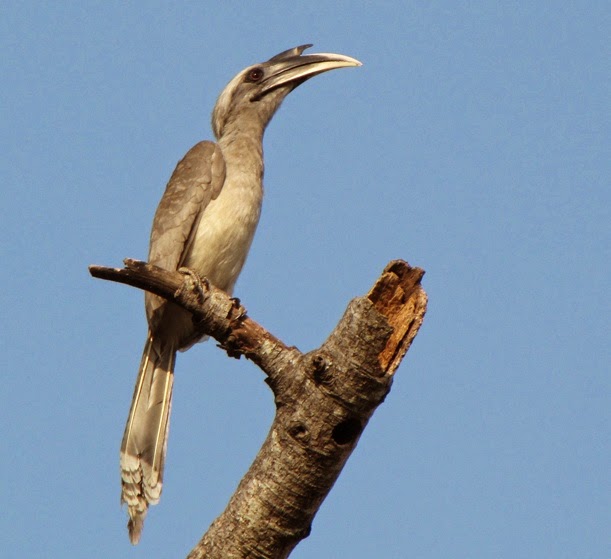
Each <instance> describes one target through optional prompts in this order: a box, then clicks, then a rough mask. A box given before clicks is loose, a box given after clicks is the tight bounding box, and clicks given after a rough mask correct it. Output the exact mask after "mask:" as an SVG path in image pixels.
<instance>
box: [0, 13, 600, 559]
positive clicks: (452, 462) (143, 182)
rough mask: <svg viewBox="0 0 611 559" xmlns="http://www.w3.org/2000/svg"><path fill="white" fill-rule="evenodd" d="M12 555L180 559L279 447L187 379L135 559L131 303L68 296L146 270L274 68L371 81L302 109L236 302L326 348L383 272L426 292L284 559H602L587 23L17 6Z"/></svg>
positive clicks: (5, 447)
mask: <svg viewBox="0 0 611 559" xmlns="http://www.w3.org/2000/svg"><path fill="white" fill-rule="evenodd" d="M0 15H1V17H0V46H1V49H2V52H3V56H2V57H1V59H0V69H1V72H2V82H3V87H2V88H1V89H0V106H2V121H1V122H2V128H3V131H2V135H1V136H0V153H1V156H0V165H1V177H2V191H3V195H2V197H1V199H0V204H1V211H2V216H3V218H2V220H1V222H0V228H1V232H2V239H3V240H2V259H3V264H4V265H3V267H2V270H1V271H0V277H1V281H2V289H1V297H2V301H1V304H2V308H3V309H4V316H5V320H4V321H3V325H2V346H3V351H2V358H1V363H2V368H3V370H4V375H5V376H4V381H3V383H2V385H3V389H2V391H0V398H1V401H0V418H1V419H2V423H1V425H2V437H1V438H0V451H1V455H2V457H3V458H2V460H1V461H0V474H1V477H2V480H3V482H2V487H1V497H2V509H3V513H2V515H1V519H0V538H1V540H2V548H3V555H4V556H6V557H29V558H38V557H40V558H42V557H44V558H48V557H62V558H66V557H83V556H93V557H115V558H123V557H125V558H128V557H129V558H132V557H133V558H137V557H181V556H185V555H186V554H187V552H188V551H189V550H190V549H191V548H192V546H193V545H194V544H195V543H196V541H197V540H198V539H199V537H200V536H201V534H202V533H203V531H204V530H205V529H206V528H207V526H208V525H209V524H210V523H211V522H212V520H213V519H214V518H215V517H216V516H217V515H218V514H219V513H220V512H221V511H222V509H223V508H224V505H225V503H226V501H227V500H228V498H229V496H230V495H231V493H232V492H233V490H234V488H235V486H236V485H237V483H238V481H239V479H240V478H241V476H242V475H243V474H244V472H245V471H246V469H247V468H248V466H249V464H250V462H251V461H252V459H253V457H254V456H255V454H256V452H257V449H258V447H259V445H260V444H261V442H262V441H263V439H264V437H265V435H266V433H267V430H268V428H269V425H270V422H271V419H272V415H273V403H272V398H271V394H270V392H269V390H268V389H267V387H266V385H265V384H264V382H263V375H262V374H261V373H260V372H259V371H258V369H256V367H255V366H254V365H252V364H251V363H249V362H246V361H244V360H240V361H236V360H230V359H228V358H227V357H226V355H225V354H224V353H223V352H222V351H220V350H219V349H218V348H216V347H215V344H214V343H207V344H202V345H199V346H197V347H195V348H193V349H192V350H190V351H189V352H188V353H186V354H182V355H180V356H179V358H178V362H177V373H176V382H175V395H174V396H175V398H174V406H173V417H172V426H171V430H170V442H169V449H168V459H167V463H166V466H167V467H166V475H165V488H164V494H163V497H162V501H161V504H160V505H159V506H157V507H154V508H153V509H152V510H151V512H150V514H149V517H148V519H147V523H146V526H145V530H144V534H143V538H142V541H141V543H140V545H139V546H138V547H136V548H133V547H132V546H131V545H130V544H129V542H128V538H127V534H126V530H125V521H126V519H125V512H124V511H122V510H121V509H120V507H119V475H118V450H119V445H120V441H121V436H122V432H123V426H124V422H125V419H126V416H127V412H128V407H129V402H130V398H131V393H132V388H133V382H134V379H135V375H136V371H137V367H138V363H139V360H140V354H141V350H142V345H143V343H144V337H145V333H146V325H145V319H144V313H143V308H142V294H141V293H140V292H138V291H136V290H134V289H131V288H127V287H125V286H120V285H116V284H112V283H108V282H102V281H99V280H93V279H91V278H90V277H89V275H88V273H87V265H89V264H92V263H95V264H105V265H120V263H121V260H122V259H123V258H124V257H134V258H145V257H146V253H147V244H148V235H149V228H150V223H151V220H152V216H153V213H154V210H155V207H156V205H157V202H158V201H159V198H160V196H161V194H162V192H163V189H164V187H165V183H166V181H167V179H168V177H169V175H170V174H171V172H172V170H173V168H174V165H175V164H176V162H177V161H178V160H179V159H180V158H181V157H182V155H183V154H184V153H185V152H186V151H187V150H188V149H189V148H190V147H191V146H192V145H193V144H194V143H196V142H197V141H199V140H201V139H209V138H211V131H210V127H209V115H210V111H211V109H212V107H213V105H214V101H215V99H216V96H217V95H218V93H219V92H220V91H221V89H222V88H223V87H224V85H225V84H226V83H227V82H228V81H229V79H230V78H231V77H232V76H233V75H234V74H235V73H237V72H238V71H239V70H241V69H242V68H243V67H245V66H247V65H249V64H252V63H256V62H260V61H263V60H266V59H267V58H269V57H270V56H272V55H274V54H276V53H278V52H280V51H281V50H284V49H287V48H290V47H293V46H295V45H299V44H303V43H310V42H311V43H314V44H315V47H314V49H313V51H319V52H320V51H322V52H325V51H326V52H339V53H343V54H347V55H350V56H354V57H356V58H358V59H360V60H361V61H362V62H363V64H364V65H363V67H361V68H356V69H346V70H341V71H336V72H331V73H329V74H326V75H323V76H320V77H317V78H314V79H312V80H311V81H309V82H308V83H306V84H305V85H303V86H302V87H300V88H299V89H298V90H297V91H295V92H294V93H292V94H291V95H290V96H289V98H288V99H287V100H286V101H285V103H284V105H283V106H282V108H281V110H280V111H279V113H278V114H277V115H276V117H275V119H274V120H273V122H272V123H271V125H270V127H269V129H268V131H267V134H266V138H265V150H266V176H265V184H266V198H265V201H264V208H263V214H262V219H261V223H260V226H259V230H258V232H257V235H256V237H255V241H254V244H253V247H252V250H251V253H250V257H249V260H248V262H247V264H246V267H245V269H244V272H243V274H242V276H241V278H240V281H239V282H238V284H237V287H236V295H237V296H239V297H240V298H241V300H242V301H243V303H244V304H245V306H246V307H247V309H248V310H249V313H250V315H251V316H252V317H253V318H254V319H255V320H257V321H259V322H260V323H262V324H263V325H264V326H266V327H267V328H269V329H270V330H271V331H272V332H274V333H275V334H276V335H278V336H279V337H281V338H282V339H283V340H284V341H285V342H286V343H288V344H294V345H297V346H298V347H299V348H301V349H302V350H309V349H312V348H315V347H317V346H318V345H319V344H320V343H321V342H322V340H324V339H325V338H326V336H327V335H328V333H329V332H330V330H331V329H332V328H333V326H334V325H335V323H336V322H337V321H338V320H339V318H340V316H341V314H342V312H343V310H344V308H345V307H346V305H347V303H348V301H349V300H350V299H351V298H352V297H354V296H357V295H361V294H363V293H365V292H366V291H367V290H368V289H369V287H370V285H371V284H372V282H373V281H374V280H375V278H376V277H377V276H378V274H379V272H380V271H381V270H382V268H383V267H384V265H385V264H386V263H387V262H388V261H389V260H391V259H394V258H403V259H405V260H408V261H409V262H410V263H412V264H414V265H418V266H420V267H422V268H424V269H425V270H426V272H427V273H426V276H425V278H424V286H425V288H426V290H427V292H428V294H429V297H430V303H429V311H428V314H427V316H426V320H425V323H424V326H423V328H422V330H421V331H420V334H419V336H418V338H417V339H416V341H415V343H414V345H413V347H412V349H411V351H410V353H409V354H408V356H407V358H406V359H405V361H404V363H403V365H402V366H401V367H400V369H399V370H398V372H397V375H396V378H395V382H394V386H393V390H392V392H391V393H390V395H389V397H388V398H387V400H386V402H385V403H384V404H383V405H382V406H381V407H380V408H379V409H378V411H377V413H376V414H375V416H374V417H373V419H372V421H371V423H370V425H369V426H368V428H367V430H366V431H365V433H364V435H363V437H362V438H361V441H360V444H359V446H358V448H357V449H356V451H355V452H354V454H353V456H352V457H351V459H350V461H349V462H348V464H347V466H346V468H345V469H344V472H343V474H342V476H341V477H340V479H339V480H338V482H337V484H336V486H335V487H334V489H333V490H332V492H331V494H330V495H329V497H328V499H327V500H326V501H325V503H324V504H323V506H322V508H321V510H320V513H319V514H318V516H317V517H316V519H315V521H314V525H313V531H312V534H311V536H310V537H309V538H308V539H307V540H305V541H304V542H302V543H301V544H300V545H299V546H298V548H297V549H296V550H295V552H294V553H293V555H292V557H294V558H296V559H305V558H310V557H316V558H318V557H329V558H334V557H351V558H355V559H361V558H370V557H384V558H393V559H394V558H396V559H402V558H405V557H418V558H420V559H428V558H446V557H456V558H461V557H464V558H470V559H471V558H480V557H485V558H488V557H495V558H511V559H519V558H525V559H526V558H528V559H530V558H533V557H580V558H601V559H602V558H608V557H610V556H611V538H610V536H609V533H608V527H609V520H610V516H611V513H610V510H611V507H610V505H611V499H610V489H609V469H610V465H611V463H610V451H609V419H610V417H609V416H610V413H609V409H610V398H609V395H610V390H609V388H610V382H609V370H610V363H611V352H610V350H609V347H610V344H609V326H610V324H609V315H610V312H609V311H610V309H609V291H610V288H611V285H610V282H609V276H610V269H609V262H610V261H611V259H610V257H611V254H610V252H611V251H610V245H611V243H610V234H609V233H610V227H609V223H610V222H611V219H610V218H611V216H610V210H609V208H610V201H611V200H610V194H609V178H610V168H609V153H610V149H609V148H610V141H609V62H608V61H609V58H610V56H609V55H610V53H609V43H608V28H609V23H610V20H611V17H610V10H609V6H608V3H606V2H588V3H587V4H584V3H578V2H517V3H509V4H501V3H496V2H464V3H458V2H418V3H408V2H401V3H399V2H378V3H365V2H362V3H361V2H333V3H322V2H319V3H317V2H313V3H312V2H311V3H298V4H293V5H291V6H290V8H289V7H288V4H286V3H279V2H250V3H241V2H240V3H238V2H223V3H211V2H210V3H209V2H197V3H195V2H189V3H181V2H174V3H169V2H168V3H158V2H151V3H146V4H145V3H120V2H79V3H77V2H63V3H35V2H21V3H17V2H12V3H9V2H6V3H4V4H3V6H2V7H1V8H0Z"/></svg>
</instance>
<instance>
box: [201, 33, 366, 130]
mask: <svg viewBox="0 0 611 559" xmlns="http://www.w3.org/2000/svg"><path fill="white" fill-rule="evenodd" d="M311 46H312V45H301V46H299V47H295V48H292V49H289V50H285V51H284V52H281V53H280V54H277V55H276V56H274V57H272V58H270V59H269V60H268V61H267V62H262V63H260V64H255V65H254V66H249V67H248V68H246V69H244V70H242V71H241V72H240V73H239V74H238V75H237V76H235V77H234V78H233V79H232V80H231V81H230V82H229V83H228V84H227V87H225V89H224V90H223V91H222V92H221V94H220V95H219V98H218V100H217V102H216V105H215V107H214V110H213V111H212V130H213V131H214V135H215V136H216V138H217V139H220V138H221V136H223V134H225V133H226V132H227V131H228V129H229V128H233V127H245V126H253V127H255V128H256V129H257V130H259V131H260V133H261V134H262V133H263V131H264V130H265V127H266V126H267V123H268V122H269V121H270V119H271V118H272V116H274V113H275V112H276V110H277V109H278V107H279V106H280V104H281V103H282V101H283V99H284V98H285V97H286V96H287V95H288V94H289V93H290V92H291V91H293V89H295V88H296V87H297V86H298V85H300V84H302V83H303V82H304V81H306V80H308V79H310V78H311V77H312V76H316V75H317V74H322V73H323V72H327V71H328V70H335V69H336V68H345V67H348V66H361V63H360V62H359V61H358V60H356V59H354V58H350V57H349V56H344V55H342V54H333V53H318V54H306V55H304V54H303V51H304V50H305V49H307V48H309V47H311ZM232 125H233V126H232Z"/></svg>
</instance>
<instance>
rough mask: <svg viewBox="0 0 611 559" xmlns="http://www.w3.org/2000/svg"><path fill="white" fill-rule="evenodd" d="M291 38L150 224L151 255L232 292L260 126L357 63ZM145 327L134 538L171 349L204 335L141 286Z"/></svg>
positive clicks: (255, 214) (131, 497) (254, 206)
mask: <svg viewBox="0 0 611 559" xmlns="http://www.w3.org/2000/svg"><path fill="white" fill-rule="evenodd" d="M310 46H311V45H302V46H298V47H295V48H292V49H289V50H286V51H284V52H281V53H280V54H277V55H276V56H274V57H273V58H270V59H269V60H268V61H267V62H262V63H260V64H255V65H254V66H249V67H248V68H246V69H244V70H242V71H241V72H240V73H239V74H238V75H237V76H235V77H234V78H233V79H232V80H231V81H230V82H229V84H228V85H227V87H225V89H223V91H222V92H221V94H220V95H219V98H218V100H217V102H216V105H215V107H214V110H213V111H212V130H213V132H214V136H215V137H216V140H217V141H216V143H214V142H209V141H203V142H200V143H198V144H196V145H195V146H193V147H192V148H191V149H190V150H189V151H188V152H187V154H186V155H185V156H184V158H183V159H182V160H181V161H180V162H179V163H178V165H177V166H176V169H175V170H174V173H173V174H172V176H171V178H170V181H169V182H168V185H167V187H166V190H165V192H164V194H163V197H162V198H161V201H160V203H159V206H158V208H157V211H156V213H155V218H154V220H153V227H152V230H151V238H150V249H149V257H148V261H149V263H151V264H155V265H156V266H160V267H161V268H164V269H166V270H178V269H179V268H188V269H190V270H192V271H193V272H195V273H196V274H197V275H199V276H202V277H205V278H207V280H208V281H210V282H211V283H212V284H213V285H215V286H216V287H219V288H220V289H222V290H224V291H225V292H227V293H228V294H231V293H232V290H233V286H234V284H235V282H236V280H237V278H238V275H239V274H240V271H241V270H242V266H243V265H244V261H245V260H246V255H247V254H248V250H249V248H250V245H251V243H252V239H253V236H254V233H255V229H256V227H257V223H258V221H259V215H260V212H261V202H262V198H263V182H262V181H263V146H262V141H263V133H264V131H265V128H266V126H267V124H268V123H269V121H270V120H271V118H272V117H273V115H274V113H275V112H276V111H277V110H278V107H280V104H281V103H282V101H283V100H284V98H285V97H286V96H287V95H288V94H289V93H290V92H291V91H293V89H295V88H296V87H297V86H298V85H300V84H302V83H303V82H304V81H306V80H308V79H310V78H311V77H312V76H316V75H317V74H321V73H323V72H326V71H328V70H334V69H336V68H344V67H347V66H360V65H361V63H360V62H359V61H358V60H355V59H354V58H350V57H349V56H344V55H341V54H331V53H320V54H303V52H304V51H305V50H306V49H307V48H308V47H310ZM145 309H146V316H147V319H148V326H149V330H148V336H147V339H146V343H145V346H144V352H143V355H142V361H141V364H140V371H139V373H138V377H137V380H136V387H135V389H134V395H133V399H132V404H131V409H130V412H129V416H128V419H127V425H126V427H125V434H124V435H123V442H122V444H121V485H122V490H121V502H122V503H127V507H128V514H129V521H128V525H127V526H128V530H129V537H130V540H131V542H132V544H136V543H138V541H139V539H140V534H141V532H142V527H143V524H144V518H145V516H146V513H147V510H148V507H149V505H153V504H156V503H158V502H159V497H160V495H161V487H162V478H163V466H164V461H165V454H166V447H167V436H168V426H169V423H170V408H171V402H172V385H173V382H174V362H175V359H176V351H177V350H185V349H188V348H189V347H190V346H191V345H192V344H194V343H195V342H197V341H199V339H201V334H200V333H198V332H197V331H196V329H195V328H194V325H193V322H192V319H191V314H190V313H189V312H187V311H185V310H183V309H182V308H180V307H178V306H177V305H175V304H173V303H171V302H169V301H167V300H165V299H163V298H161V297H159V296H157V295H154V294H152V293H148V292H147V293H146V295H145Z"/></svg>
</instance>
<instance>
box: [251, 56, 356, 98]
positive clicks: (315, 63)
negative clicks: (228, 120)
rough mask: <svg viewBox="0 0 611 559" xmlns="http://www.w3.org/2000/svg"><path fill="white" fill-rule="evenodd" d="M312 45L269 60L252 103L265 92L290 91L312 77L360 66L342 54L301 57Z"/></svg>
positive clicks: (354, 59) (354, 60) (353, 59)
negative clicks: (285, 88) (280, 89)
mask: <svg viewBox="0 0 611 559" xmlns="http://www.w3.org/2000/svg"><path fill="white" fill-rule="evenodd" d="M311 46H312V45H302V46H299V47H295V48H293V49H289V50H286V51H284V52H281V53H280V54H277V55H276V56H274V57H273V58H270V59H269V60H268V61H267V62H266V63H265V64H264V65H263V66H267V68H268V69H267V70H266V75H267V77H265V78H264V79H263V81H262V82H261V86H262V87H261V90H260V91H259V92H258V94H257V95H256V97H255V98H253V101H255V100H256V99H259V98H261V97H262V96H263V95H265V94H266V93H267V92H269V91H270V90H272V89H275V88H277V87H280V86H283V85H291V86H292V89H294V88H295V87H297V86H298V85H300V84H302V83H303V82H304V81H306V80H308V79H310V78H311V77H313V76H316V75H318V74H322V73H323V72H328V71H329V70H335V69H337V68H347V67H350V66H362V63H361V62H359V61H358V60H357V59H356V58H351V57H350V56H345V55H343V54H334V53H331V52H321V53H317V54H306V55H302V52H303V51H304V50H305V49H307V48H309V47H311Z"/></svg>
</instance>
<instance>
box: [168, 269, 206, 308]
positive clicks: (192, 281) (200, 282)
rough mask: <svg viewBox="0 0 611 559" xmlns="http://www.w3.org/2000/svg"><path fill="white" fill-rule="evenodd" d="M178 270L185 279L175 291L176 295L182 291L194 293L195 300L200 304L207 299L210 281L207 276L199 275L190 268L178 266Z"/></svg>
mask: <svg viewBox="0 0 611 559" xmlns="http://www.w3.org/2000/svg"><path fill="white" fill-rule="evenodd" d="M178 271H179V272H180V273H181V274H182V275H183V276H185V281H184V282H183V284H182V285H181V286H180V287H179V288H178V290H177V291H176V296H178V295H180V294H181V293H182V292H184V291H188V292H189V293H192V294H195V296H196V297H197V302H198V303H199V304H200V305H201V304H203V303H204V301H205V300H206V299H207V297H208V294H209V293H210V282H209V281H208V278H205V277H201V276H200V275H199V274H198V273H197V272H194V271H193V270H191V268H184V267H183V268H178Z"/></svg>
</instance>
